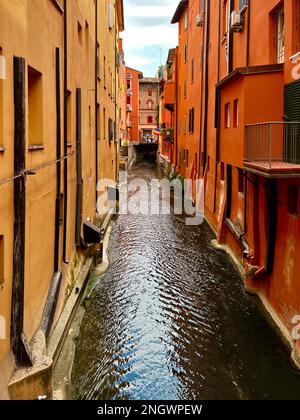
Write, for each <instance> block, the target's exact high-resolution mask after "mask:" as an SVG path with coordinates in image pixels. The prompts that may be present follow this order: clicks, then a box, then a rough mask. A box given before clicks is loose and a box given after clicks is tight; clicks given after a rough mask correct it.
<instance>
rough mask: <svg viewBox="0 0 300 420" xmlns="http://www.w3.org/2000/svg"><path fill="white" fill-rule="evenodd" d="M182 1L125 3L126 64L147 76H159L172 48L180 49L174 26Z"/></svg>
mask: <svg viewBox="0 0 300 420" xmlns="http://www.w3.org/2000/svg"><path fill="white" fill-rule="evenodd" d="M178 3H179V0H124V12H125V32H124V33H123V34H122V35H121V36H122V38H123V39H124V49H125V60H126V64H127V65H128V66H129V67H133V68H136V69H138V70H141V71H142V72H143V73H144V76H155V75H156V73H157V69H158V66H159V65H160V50H159V48H162V61H163V63H164V62H165V61H166V58H167V54H168V51H169V49H170V48H174V47H176V45H177V25H171V24H170V21H171V19H172V17H173V15H174V12H175V10H176V7H177V5H178Z"/></svg>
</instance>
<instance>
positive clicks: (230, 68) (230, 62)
mask: <svg viewBox="0 0 300 420" xmlns="http://www.w3.org/2000/svg"><path fill="white" fill-rule="evenodd" d="M233 11H234V0H230V16H231V13H232V12H233ZM232 71H233V32H230V31H229V46H228V74H230V73H232Z"/></svg>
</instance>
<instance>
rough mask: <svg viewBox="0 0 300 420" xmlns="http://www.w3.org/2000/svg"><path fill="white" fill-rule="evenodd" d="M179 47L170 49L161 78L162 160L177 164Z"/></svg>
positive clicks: (160, 153) (173, 165) (173, 164)
mask: <svg viewBox="0 0 300 420" xmlns="http://www.w3.org/2000/svg"><path fill="white" fill-rule="evenodd" d="M176 62H177V49H176V48H174V49H171V50H170V51H169V55H168V59H167V63H166V67H165V68H163V69H162V74H161V79H160V131H161V136H160V144H159V155H160V157H161V162H162V163H164V161H165V163H166V164H169V165H172V168H173V169H174V168H175V164H176V154H177V153H176V144H177V142H176V141H175V134H176V130H175V128H176V115H177V108H176V102H177V101H176V83H177V73H176V72H177V66H176Z"/></svg>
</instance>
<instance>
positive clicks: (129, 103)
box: [127, 95, 131, 105]
mask: <svg viewBox="0 0 300 420" xmlns="http://www.w3.org/2000/svg"><path fill="white" fill-rule="evenodd" d="M127 105H131V96H129V95H127Z"/></svg>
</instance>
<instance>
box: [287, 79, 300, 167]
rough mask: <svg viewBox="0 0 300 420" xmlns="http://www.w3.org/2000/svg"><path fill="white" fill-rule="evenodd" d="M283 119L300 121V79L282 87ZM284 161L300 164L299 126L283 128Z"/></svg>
mask: <svg viewBox="0 0 300 420" xmlns="http://www.w3.org/2000/svg"><path fill="white" fill-rule="evenodd" d="M284 119H285V121H288V122H300V80H297V81H296V82H294V83H290V84H288V85H286V86H285V88H284ZM284 161H285V162H289V163H296V164H300V126H299V127H297V126H295V125H293V126H287V128H285V135H284Z"/></svg>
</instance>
